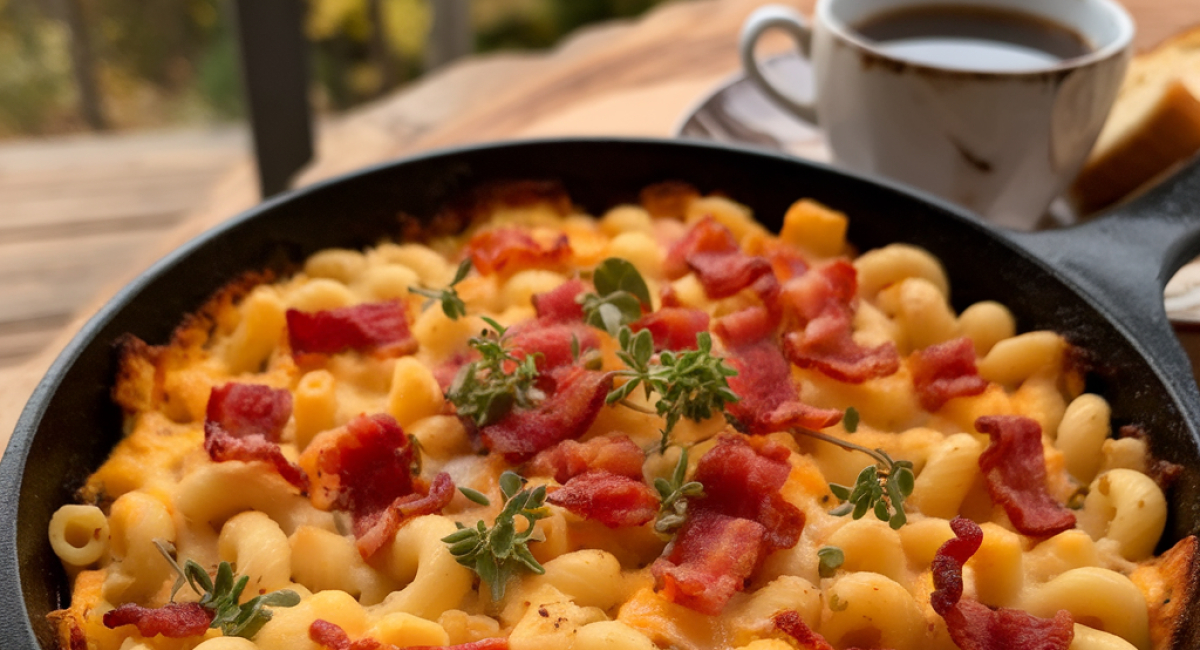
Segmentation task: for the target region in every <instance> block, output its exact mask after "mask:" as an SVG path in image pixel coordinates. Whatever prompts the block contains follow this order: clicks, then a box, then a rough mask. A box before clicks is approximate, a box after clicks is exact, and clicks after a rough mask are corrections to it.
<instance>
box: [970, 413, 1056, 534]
mask: <svg viewBox="0 0 1200 650" xmlns="http://www.w3.org/2000/svg"><path fill="white" fill-rule="evenodd" d="M975 428H976V429H978V430H979V432H980V433H986V434H988V435H990V436H991V437H992V442H991V444H990V445H988V448H987V449H984V450H983V453H982V454H980V455H979V469H980V470H981V471H982V472H983V475H984V478H985V479H986V481H987V488H988V493H989V494H991V495H992V501H995V502H996V503H998V504H1000V505H1001V506H1003V507H1004V512H1006V513H1008V518H1009V519H1010V520H1011V521H1012V524H1013V528H1016V529H1017V532H1019V533H1021V534H1022V535H1029V536H1030V537H1050V536H1051V535H1057V534H1058V533H1061V532H1063V531H1065V530H1070V529H1072V528H1074V527H1075V515H1074V514H1073V513H1072V512H1071V511H1070V510H1068V509H1067V508H1066V507H1064V506H1063V505H1062V504H1061V503H1059V502H1057V501H1055V500H1054V497H1052V496H1050V493H1049V492H1047V491H1046V458H1045V452H1044V451H1043V450H1042V427H1041V426H1040V425H1038V423H1037V422H1035V421H1034V420H1032V419H1030V418H1027V417H1024V416H1020V415H989V416H985V417H981V418H979V419H977V420H975Z"/></svg>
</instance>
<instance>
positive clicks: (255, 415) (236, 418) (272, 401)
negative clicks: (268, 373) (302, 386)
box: [206, 382, 292, 442]
mask: <svg viewBox="0 0 1200 650" xmlns="http://www.w3.org/2000/svg"><path fill="white" fill-rule="evenodd" d="M206 416H207V421H208V422H216V423H217V424H219V425H221V428H222V429H224V430H225V431H227V432H228V433H229V434H230V435H232V436H234V437H235V438H244V437H246V436H250V435H260V436H262V437H263V438H265V439H266V440H267V441H269V442H279V434H280V433H281V432H282V431H283V427H284V425H286V424H287V421H288V418H290V417H291V416H292V394H291V393H290V392H288V391H287V390H284V389H275V388H271V387H270V386H263V385H261V384H238V383H234V382H230V383H227V384H225V385H223V386H218V387H215V388H213V389H212V393H210V394H209V398H208V408H207V410H206Z"/></svg>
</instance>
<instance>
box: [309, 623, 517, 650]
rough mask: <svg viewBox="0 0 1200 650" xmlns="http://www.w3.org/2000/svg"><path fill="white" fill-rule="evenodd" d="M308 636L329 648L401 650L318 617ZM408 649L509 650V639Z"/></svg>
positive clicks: (415, 646)
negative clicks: (354, 636)
mask: <svg viewBox="0 0 1200 650" xmlns="http://www.w3.org/2000/svg"><path fill="white" fill-rule="evenodd" d="M308 638H309V639H311V640H312V642H313V643H315V644H317V645H319V646H321V647H323V648H328V649H329V650H401V649H400V647H399V646H395V645H392V644H390V643H380V642H379V641H376V640H375V639H372V638H370V637H363V638H361V639H356V640H354V641H351V640H350V636H349V635H348V634H346V631H345V630H343V629H342V627H341V626H340V625H338V624H336V623H330V622H329V621H326V620H325V619H321V618H318V619H317V620H315V621H313V622H312V624H311V625H309V626H308ZM405 649H406V650H435V649H437V650H508V639H507V638H505V637H494V638H490V639H480V640H478V641H471V642H470V643H460V644H458V645H447V646H431V645H413V646H405Z"/></svg>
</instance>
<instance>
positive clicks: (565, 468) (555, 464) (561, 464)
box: [529, 436, 645, 483]
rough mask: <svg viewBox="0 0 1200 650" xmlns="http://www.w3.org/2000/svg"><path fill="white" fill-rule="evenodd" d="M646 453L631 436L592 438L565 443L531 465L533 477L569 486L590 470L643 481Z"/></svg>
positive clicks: (550, 450) (535, 458)
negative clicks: (569, 482)
mask: <svg viewBox="0 0 1200 650" xmlns="http://www.w3.org/2000/svg"><path fill="white" fill-rule="evenodd" d="M644 458H645V454H643V453H642V448H641V447H638V446H637V443H635V442H634V441H632V440H630V439H629V436H610V437H603V438H592V439H591V440H588V441H587V442H576V441H575V440H564V441H562V442H560V443H558V444H557V445H555V446H553V447H551V448H549V449H546V450H544V451H541V452H538V455H537V456H534V457H533V460H531V461H530V462H529V474H530V475H531V476H550V477H552V478H554V480H555V481H558V482H559V483H566V482H567V481H569V480H571V479H572V478H573V477H575V476H579V475H580V474H583V473H584V472H587V471H591V470H602V471H605V472H610V473H612V474H617V475H619V476H628V477H629V478H634V479H641V477H642V461H643V460H644Z"/></svg>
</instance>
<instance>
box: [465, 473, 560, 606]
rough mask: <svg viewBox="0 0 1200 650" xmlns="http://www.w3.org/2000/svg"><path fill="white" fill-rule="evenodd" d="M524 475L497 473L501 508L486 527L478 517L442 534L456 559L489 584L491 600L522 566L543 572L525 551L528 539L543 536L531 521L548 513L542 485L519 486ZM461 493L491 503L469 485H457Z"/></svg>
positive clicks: (544, 487) (537, 538)
mask: <svg viewBox="0 0 1200 650" xmlns="http://www.w3.org/2000/svg"><path fill="white" fill-rule="evenodd" d="M523 485H524V479H522V478H521V477H520V476H518V475H517V474H515V473H513V472H504V473H503V474H501V475H500V493H501V495H503V497H504V508H503V509H502V510H501V511H500V514H498V515H496V520H495V522H494V523H493V525H492V527H491V528H488V526H487V524H485V523H484V522H483V521H482V520H480V521H479V522H478V523H477V524H475V526H474V527H470V528H468V527H467V526H464V525H462V524H461V523H460V524H457V525H458V530H457V531H456V532H453V533H450V534H449V535H447V536H445V537H443V538H442V541H443V542H445V543H446V544H447V545H449V547H450V554H451V555H453V556H454V559H456V560H458V563H459V564H461V565H463V566H465V567H467V568H468V569H471V570H472V571H474V572H475V573H477V574H479V577H480V579H481V580H483V581H484V582H486V583H488V585H490V586H491V590H492V600H495V601H499V600H500V599H501V598H504V589H505V587H506V586H507V584H508V579H509V578H510V577H512V575H513V574H514V573H515V572H516V571H517V570H519V569H521V568H522V567H524V568H526V569H528V570H530V571H532V572H534V573H537V574H539V575H540V574H543V573H545V572H546V569H545V568H543V567H542V565H541V564H540V563H539V562H538V561H537V559H536V558H534V557H533V553H531V552H530V551H529V543H530V542H540V541H542V540H543V539H544V537H543V536H542V534H541V531H540V530H538V529H537V528H536V527H535V526H534V524H535V523H537V521H538V520H539V519H544V518H546V517H548V516H550V513H549V511H548V509H547V508H546V507H545V504H546V486H544V485H539V486H538V487H536V488H534V489H532V490H528V489H522V486H523ZM459 491H460V492H462V493H463V496H465V497H467V498H468V499H470V500H471V501H474V502H475V503H478V504H480V505H491V502H490V501H489V500H488V498H487V497H486V496H484V495H483V494H481V493H479V492H477V491H475V490H471V489H470V488H459ZM517 517H521V518H523V519H524V520H525V522H526V524H527V525H526V526H525V529H524V530H522V531H518V530H517V522H516V519H517Z"/></svg>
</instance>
